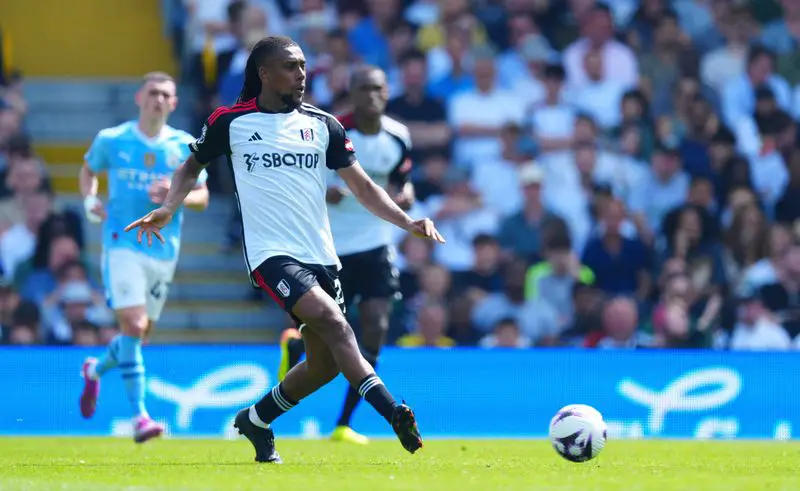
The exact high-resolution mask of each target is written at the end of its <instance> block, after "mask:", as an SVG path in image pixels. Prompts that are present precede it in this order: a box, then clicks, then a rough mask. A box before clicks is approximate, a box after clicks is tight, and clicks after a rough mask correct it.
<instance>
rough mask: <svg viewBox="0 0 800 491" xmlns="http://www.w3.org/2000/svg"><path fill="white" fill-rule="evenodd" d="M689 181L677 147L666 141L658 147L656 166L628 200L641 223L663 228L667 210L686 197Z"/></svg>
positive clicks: (654, 157)
mask: <svg viewBox="0 0 800 491" xmlns="http://www.w3.org/2000/svg"><path fill="white" fill-rule="evenodd" d="M689 183H690V181H689V176H688V175H687V174H686V173H685V172H684V171H683V169H682V165H681V158H680V154H679V153H678V152H677V150H675V149H673V148H668V147H665V146H663V145H660V146H659V147H657V148H656V150H655V151H654V152H653V158H652V166H651V167H650V169H648V171H647V172H646V173H645V175H644V176H643V177H642V180H641V182H640V183H639V184H638V185H637V186H636V187H635V188H634V189H633V190H632V193H631V196H630V199H629V201H628V207H629V208H630V210H631V212H632V213H633V214H634V216H635V217H636V220H637V222H638V225H640V226H646V227H647V228H648V229H649V230H652V231H658V230H660V229H661V222H662V220H663V219H664V217H665V216H666V214H667V213H668V212H669V211H670V210H672V209H673V208H675V207H677V206H680V205H681V204H682V203H683V202H684V200H685V199H686V195H687V194H688V192H689Z"/></svg>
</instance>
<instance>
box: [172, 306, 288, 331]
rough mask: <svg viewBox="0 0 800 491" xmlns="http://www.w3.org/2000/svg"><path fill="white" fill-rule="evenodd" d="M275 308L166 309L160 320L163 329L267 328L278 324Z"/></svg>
mask: <svg viewBox="0 0 800 491" xmlns="http://www.w3.org/2000/svg"><path fill="white" fill-rule="evenodd" d="M277 319H278V316H277V315H276V312H275V311H274V310H269V309H264V310H259V311H244V312H241V311H227V310H224V311H214V312H199V311H191V310H173V309H172V308H170V309H165V310H164V312H163V313H162V314H161V319H159V321H158V326H159V328H162V329H219V328H221V327H228V328H232V329H267V328H269V327H270V326H275V325H278V324H277V322H276V321H277Z"/></svg>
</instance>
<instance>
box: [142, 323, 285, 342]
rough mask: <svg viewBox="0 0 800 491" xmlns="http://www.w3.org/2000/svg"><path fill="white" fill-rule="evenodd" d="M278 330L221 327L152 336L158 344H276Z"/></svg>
mask: <svg viewBox="0 0 800 491" xmlns="http://www.w3.org/2000/svg"><path fill="white" fill-rule="evenodd" d="M279 335H280V330H278V329H269V328H261V329H236V328H231V327H221V328H215V329H203V330H195V329H160V328H156V330H155V331H153V334H152V335H151V340H152V341H153V343H157V344H220V343H223V344H253V343H264V344H274V343H277V342H278V338H279Z"/></svg>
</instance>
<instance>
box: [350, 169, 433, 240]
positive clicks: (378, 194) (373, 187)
mask: <svg viewBox="0 0 800 491" xmlns="http://www.w3.org/2000/svg"><path fill="white" fill-rule="evenodd" d="M336 172H337V173H338V174H339V176H340V177H341V178H342V179H343V180H344V182H345V183H346V184H347V187H348V189H350V191H351V192H352V193H353V196H355V197H356V199H357V200H358V202H359V203H361V204H362V205H364V208H366V209H368V210H369V211H370V212H371V213H372V214H373V215H375V216H377V217H379V218H382V219H383V220H386V221H387V222H389V223H391V224H393V225H396V226H398V227H400V228H402V229H403V230H407V231H409V232H411V233H413V234H414V235H417V236H419V237H424V238H428V239H431V240H435V241H437V242H441V243H444V237H442V235H441V234H440V233H439V231H438V230H436V227H435V226H434V225H433V222H432V221H431V220H430V219H428V218H423V219H422V220H416V221H415V220H413V219H412V218H411V217H410V216H408V215H407V214H406V213H405V212H404V211H403V210H401V209H400V207H399V206H398V205H397V203H395V202H394V201H393V200H392V198H391V197H390V196H389V193H387V192H386V190H385V189H383V188H382V187H380V186H378V185H377V184H375V182H374V181H373V180H372V179H371V178H370V177H369V176H368V175H367V173H366V172H364V169H362V168H361V165H360V164H359V163H358V162H356V163H354V164H352V165H350V166H347V167H344V168H341V169H338V170H337V171H336Z"/></svg>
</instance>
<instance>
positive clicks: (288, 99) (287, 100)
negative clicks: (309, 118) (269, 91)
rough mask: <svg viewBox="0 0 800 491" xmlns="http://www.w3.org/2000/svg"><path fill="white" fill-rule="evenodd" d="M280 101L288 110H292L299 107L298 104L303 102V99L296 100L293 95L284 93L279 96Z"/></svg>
mask: <svg viewBox="0 0 800 491" xmlns="http://www.w3.org/2000/svg"><path fill="white" fill-rule="evenodd" d="M281 102H283V103H284V104H286V108H287V109H289V110H290V111H294V110H295V109H297V108H298V107H300V104H302V103H303V100H302V99H300V100H299V101H296V100H295V99H294V97H292V96H291V95H290V94H285V95H282V96H281Z"/></svg>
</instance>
